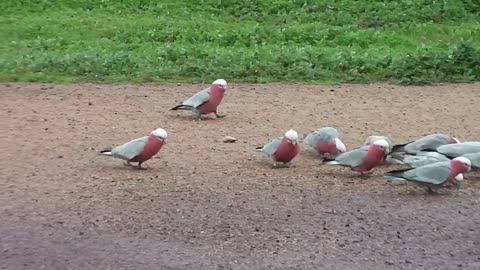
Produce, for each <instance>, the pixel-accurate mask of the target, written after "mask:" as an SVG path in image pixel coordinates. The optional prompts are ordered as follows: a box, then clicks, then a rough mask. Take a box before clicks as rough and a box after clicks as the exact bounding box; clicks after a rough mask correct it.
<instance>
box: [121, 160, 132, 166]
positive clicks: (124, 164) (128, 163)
mask: <svg viewBox="0 0 480 270" xmlns="http://www.w3.org/2000/svg"><path fill="white" fill-rule="evenodd" d="M123 166H126V167H133V165H132V163H130V161H127V162H124V163H123Z"/></svg>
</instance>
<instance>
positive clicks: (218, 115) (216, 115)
mask: <svg viewBox="0 0 480 270" xmlns="http://www.w3.org/2000/svg"><path fill="white" fill-rule="evenodd" d="M214 113H215V117H217V118H223V117H225V116H226V115H225V114H223V115H222V114H218V113H217V111H214Z"/></svg>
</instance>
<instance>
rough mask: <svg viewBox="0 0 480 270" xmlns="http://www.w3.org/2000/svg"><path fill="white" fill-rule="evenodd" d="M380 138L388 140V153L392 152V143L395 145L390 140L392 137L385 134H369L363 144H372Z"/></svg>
mask: <svg viewBox="0 0 480 270" xmlns="http://www.w3.org/2000/svg"><path fill="white" fill-rule="evenodd" d="M378 140H385V141H387V142H388V153H390V152H391V151H392V145H393V144H392V140H390V138H388V137H387V136H383V135H371V136H368V137H367V139H365V142H364V143H363V145H370V144H372V143H373V142H375V141H378Z"/></svg>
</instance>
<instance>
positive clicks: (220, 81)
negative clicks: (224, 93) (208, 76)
mask: <svg viewBox="0 0 480 270" xmlns="http://www.w3.org/2000/svg"><path fill="white" fill-rule="evenodd" d="M212 84H218V85H220V86H222V87H223V88H225V87H227V81H225V80H224V79H218V80H215V81H214V82H213V83H212Z"/></svg>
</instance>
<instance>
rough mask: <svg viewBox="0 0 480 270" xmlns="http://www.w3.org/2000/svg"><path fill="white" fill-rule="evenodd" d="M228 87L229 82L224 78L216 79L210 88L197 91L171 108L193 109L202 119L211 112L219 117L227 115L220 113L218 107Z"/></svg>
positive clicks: (198, 117)
mask: <svg viewBox="0 0 480 270" xmlns="http://www.w3.org/2000/svg"><path fill="white" fill-rule="evenodd" d="M226 89H227V82H226V81H225V80H224V79H218V80H215V81H214V82H213V83H212V85H210V86H209V87H208V88H206V89H203V90H201V91H199V92H197V93H196V94H195V95H193V96H192V97H190V98H189V99H187V100H185V101H183V102H182V103H181V104H180V105H178V106H175V107H173V108H171V109H170V110H171V111H176V110H186V111H192V112H194V113H195V115H196V119H197V120H199V119H200V117H201V115H204V114H209V113H214V114H215V116H216V117H217V118H222V117H224V116H225V115H220V114H218V113H217V108H218V105H220V103H221V102H222V99H223V96H224V94H225V91H226Z"/></svg>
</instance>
